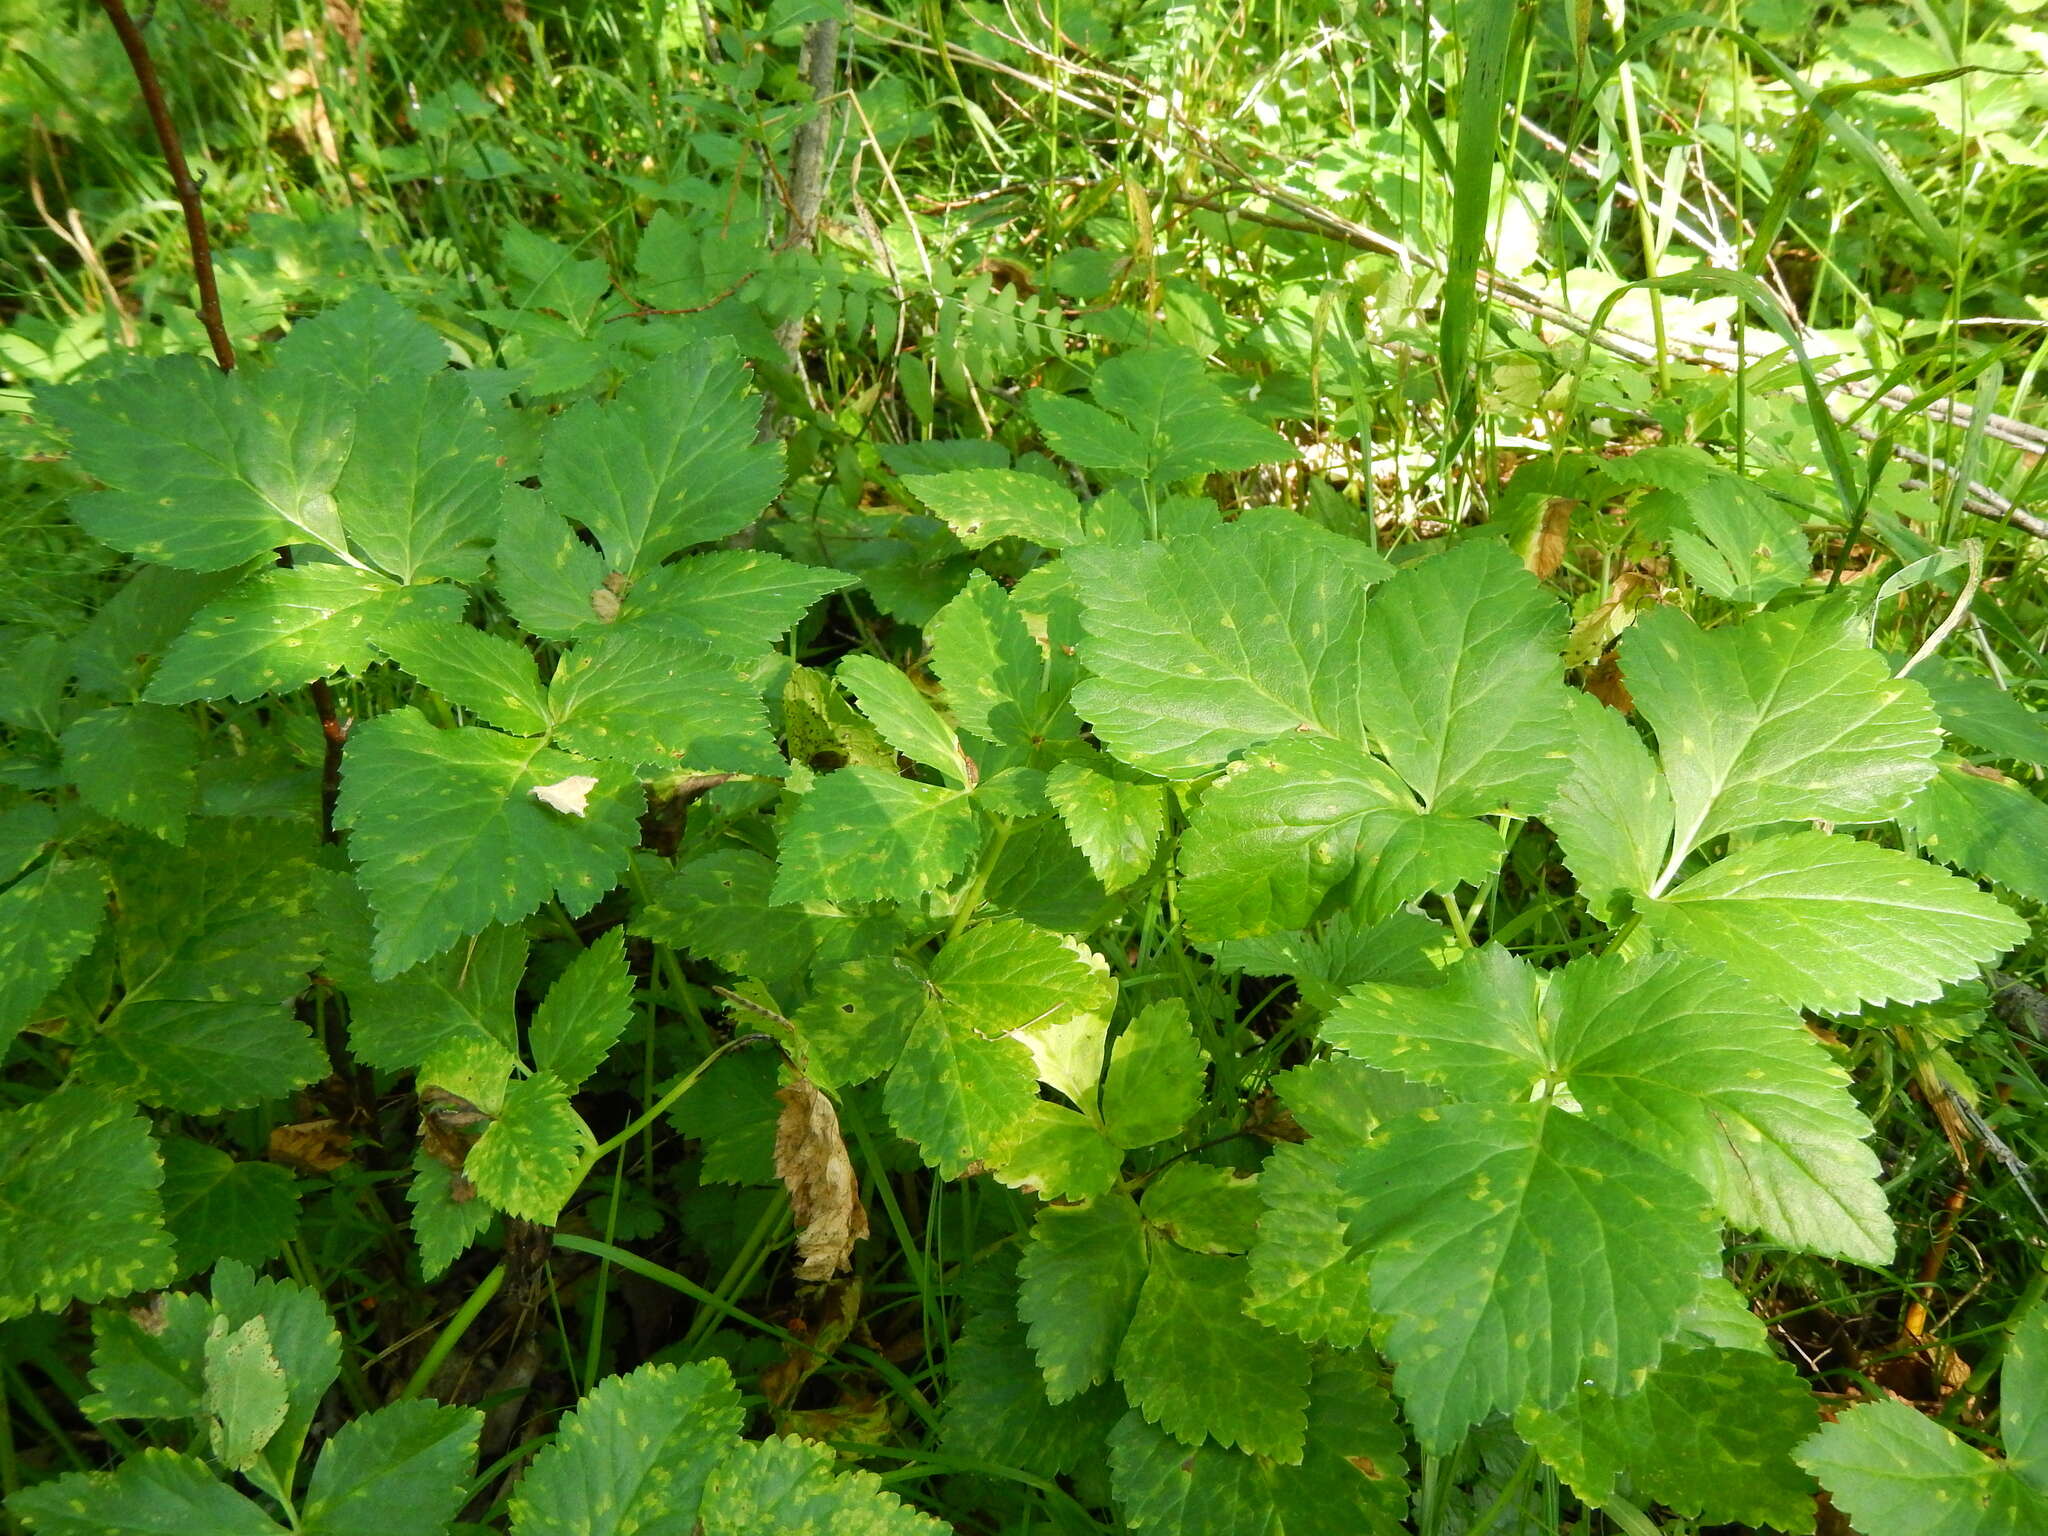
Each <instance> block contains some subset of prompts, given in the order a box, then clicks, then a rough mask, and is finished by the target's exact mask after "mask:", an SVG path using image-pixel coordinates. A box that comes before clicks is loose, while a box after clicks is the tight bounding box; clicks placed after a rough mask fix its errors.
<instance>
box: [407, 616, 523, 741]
mask: <svg viewBox="0 0 2048 1536" xmlns="http://www.w3.org/2000/svg"><path fill="white" fill-rule="evenodd" d="M375 639H376V643H377V649H379V650H380V651H382V652H384V653H385V654H386V655H387V656H389V657H390V658H391V659H392V660H393V661H395V662H397V663H398V664H399V665H400V666H401V667H403V668H405V670H406V671H408V672H410V673H411V674H412V675H413V676H414V677H416V678H418V679H419V680H420V681H421V682H423V683H425V684H426V685H427V686H428V687H429V688H431V689H433V690H434V692H436V693H438V694H440V695H441V697H442V698H444V699H446V700H447V701H448V702H449V703H450V704H453V705H456V706H457V707H459V708H461V709H466V710H468V711H469V712H470V713H471V714H473V715H475V716H476V717H477V718H478V719H480V720H486V721H488V722H490V723H491V724H492V725H495V726H497V727H498V728H499V729H500V730H504V731H510V732H511V733H512V734H513V735H515V736H538V735H540V734H541V732H543V731H545V730H546V729H547V728H548V700H547V696H546V695H545V694H544V693H542V692H541V686H540V679H539V678H538V677H537V676H536V675H535V672H534V661H533V656H532V654H531V653H530V652H529V651H528V650H527V649H526V647H525V646H523V645H521V644H519V642H518V641H516V640H508V639H506V638H505V637H504V636H503V635H491V634H486V633H484V631H482V630H480V629H471V628H470V627H469V626H468V625H466V624H431V623H411V624H388V625H386V626H385V627H384V629H383V630H382V632H381V633H379V634H378V635H377V636H376V637H375Z"/></svg>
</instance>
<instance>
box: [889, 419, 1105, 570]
mask: <svg viewBox="0 0 2048 1536" xmlns="http://www.w3.org/2000/svg"><path fill="white" fill-rule="evenodd" d="M1055 414H1057V407H1056V408H1055ZM1041 420H1043V418H1041ZM1069 457H1071V455H1069ZM903 484H904V485H905V487H906V488H907V489H908V490H909V491H910V493H911V495H913V496H915V497H916V498H917V499H918V500H919V501H921V502H923V503H924V504H925V505H926V506H927V507H929V508H930V509H931V510H932V512H933V513H934V514H935V515H936V516H938V517H941V518H943V519H945V522H946V525H947V526H948V527H949V528H951V529H952V530H953V532H954V533H956V534H958V535H959V537H960V542H961V543H962V544H965V545H966V546H967V547H968V548H969V549H980V548H982V547H983V546H984V545H988V544H993V543H994V542H995V541H996V540H997V539H1008V538H1018V539H1028V540H1030V541H1031V542H1032V543H1034V544H1042V545H1044V546H1045V547H1046V548H1047V549H1065V548H1066V547H1067V546H1068V545H1070V544H1079V543H1080V542H1081V540H1082V537H1083V535H1082V532H1081V504H1080V502H1078V501H1076V500H1075V499H1074V493H1073V492H1072V491H1070V490H1068V489H1067V488H1066V487H1065V486H1063V485H1061V484H1060V483H1059V482H1058V481H1056V480H1053V479H1051V478H1049V477H1047V476H1045V475H1038V474H1031V473H1029V472H1028V471H1025V470H1019V469H949V470H947V471H945V472H944V473H943V474H936V475H906V476H905V477H904V480H903Z"/></svg>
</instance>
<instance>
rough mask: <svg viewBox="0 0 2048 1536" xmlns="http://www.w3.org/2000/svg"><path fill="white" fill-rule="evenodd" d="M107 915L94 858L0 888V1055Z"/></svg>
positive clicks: (102, 871)
mask: <svg viewBox="0 0 2048 1536" xmlns="http://www.w3.org/2000/svg"><path fill="white" fill-rule="evenodd" d="M106 916H107V870H106V866H105V865H104V864H101V863H100V862H99V861H98V860H97V859H81V860H79V861H77V862H75V863H71V862H62V861H57V862H52V863H49V864H45V865H44V866H43V867H42V868H41V869H38V870H33V871H31V872H30V873H28V874H27V875H24V876H23V877H22V878H21V879H19V880H17V881H15V883H14V884H13V885H11V886H9V887H8V888H7V890H6V891H5V892H0V1056H5V1055H6V1054H7V1047H8V1046H10V1045H12V1044H13V1043H14V1037H15V1036H16V1035H17V1034H19V1033H20V1032H21V1027H22V1026H23V1025H24V1024H26V1023H28V1022H29V1021H30V1020H31V1019H33V1018H34V1017H35V1013H36V1008H37V1005H38V1004H40V1003H41V1002H42V1001H43V999H44V998H46V997H48V996H49V995H50V992H51V991H52V990H53V989H54V988H55V987H56V985H57V983H58V982H60V981H62V980H63V979H64V976H65V973H66V972H68V971H69V970H70V969H71V967H72V965H73V964H75V963H76V962H77V961H78V960H79V958H80V957H81V956H83V955H84V954H85V953H86V952H87V951H88V950H90V949H91V948H92V945H93V940H94V938H95V937H96V936H97V935H98V934H99V931H100V925H101V924H102V923H103V922H105V921H106Z"/></svg>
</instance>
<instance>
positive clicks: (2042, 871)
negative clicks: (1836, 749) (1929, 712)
mask: <svg viewBox="0 0 2048 1536" xmlns="http://www.w3.org/2000/svg"><path fill="white" fill-rule="evenodd" d="M1985 772H1988V770H1985V771H1976V770H1973V769H1972V768H1971V767H1970V766H1969V765H1968V764H1966V763H1961V762H1958V761H1956V760H1955V759H1954V758H1944V759H1942V760H1941V766H1940V767H1939V768H1938V769H1937V770H1936V772H1935V775H1934V777H1933V778H1931V779H1929V780H1928V781H1927V783H1926V786H1925V787H1924V788H1922V789H1921V791H1920V793H1919V794H1917V795H1915V796H1914V797H1913V803H1912V804H1911V805H1909V806H1907V807H1906V808H1905V809H1904V810H1903V811H1901V812H1899V827H1900V829H1901V830H1902V831H1904V832H1905V833H1906V835H1907V836H1908V837H1910V838H1912V840H1913V841H1914V842H1915V843H1917V844H1918V845H1919V846H1920V849H1921V851H1922V852H1925V853H1929V854H1932V855H1933V856H1934V857H1935V858H1937V859H1940V860H1941V861H1942V862H1943V863H1944V864H1950V865H1953V866H1954V867H1955V868H1957V869H1961V870H1967V871H1968V872H1969V873H1970V874H1973V875H1978V876H1981V877H1982V878H1984V879H1986V880H1995V881H1997V882H1998V884H2000V885H2002V886H2004V887H2005V888H2006V889H2007V890H2009V891H2012V892H2014V893H2015V894H2017V895H2020V896H2024V897H2026V898H2027V899H2028V900H2029V901H2039V902H2048V805H2043V804H2042V803H2041V801H2040V800H2038V799H2037V798H2035V796H2034V795H2033V793H2032V792H2031V791H2029V790H2028V789H2027V788H2025V787H2024V786H2023V785H2020V784H2016V783H2014V782H2013V781H2012V780H2011V779H2007V778H2002V777H2000V778H1987V777H1985Z"/></svg>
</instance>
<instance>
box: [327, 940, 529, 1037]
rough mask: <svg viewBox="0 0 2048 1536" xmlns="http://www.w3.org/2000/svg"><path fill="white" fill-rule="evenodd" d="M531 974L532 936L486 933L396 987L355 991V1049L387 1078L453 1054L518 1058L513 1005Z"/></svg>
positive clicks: (351, 1026)
mask: <svg viewBox="0 0 2048 1536" xmlns="http://www.w3.org/2000/svg"><path fill="white" fill-rule="evenodd" d="M525 969H526V935H525V933H524V932H522V931H521V930H520V929H518V928H516V927H510V926H495V927H490V928H486V929H485V930H484V931H483V932H482V933H479V934H476V935H474V936H473V937H471V938H470V939H469V940H468V941H467V942H465V943H461V944H458V945H456V946H455V948H454V949H452V950H450V951H449V952H448V953H447V954H445V955H437V956H435V957H434V958H433V959H431V960H423V961H421V962H420V963H419V964H418V965H416V966H413V967H412V968H411V969H409V970H406V971H401V972H400V973H399V974H398V975H396V976H393V977H391V978H390V979H389V980H388V981H379V982H373V983H370V984H369V985H367V986H363V987H357V988H353V989H352V990H351V991H350V993H349V1019H348V1038H349V1048H350V1050H351V1051H353V1052H354V1054H355V1055H356V1056H357V1057H358V1058H359V1059H360V1060H361V1061H362V1062H363V1063H364V1064H365V1065H367V1066H372V1067H377V1068H379V1069H381V1070H383V1071H387V1072H396V1071H401V1070H404V1069H406V1068H409V1067H417V1066H420V1065H421V1064H422V1063H424V1062H426V1061H428V1060H431V1059H432V1058H433V1057H435V1056H437V1055H441V1054H443V1053H444V1052H446V1051H447V1050H449V1049H450V1048H451V1047H462V1046H482V1047H487V1048H491V1049H493V1050H494V1051H495V1052H497V1053H498V1054H501V1055H503V1056H505V1057H508V1058H509V1057H513V1056H516V1055H517V1054H518V1046H519V1028H518V1024H517V1022H516V1020H515V1019H514V1017H513V1012H512V1004H513V998H514V996H515V994H516V993H517V991H518V989H519V978H520V976H521V975H522V974H523V973H524V971H525Z"/></svg>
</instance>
